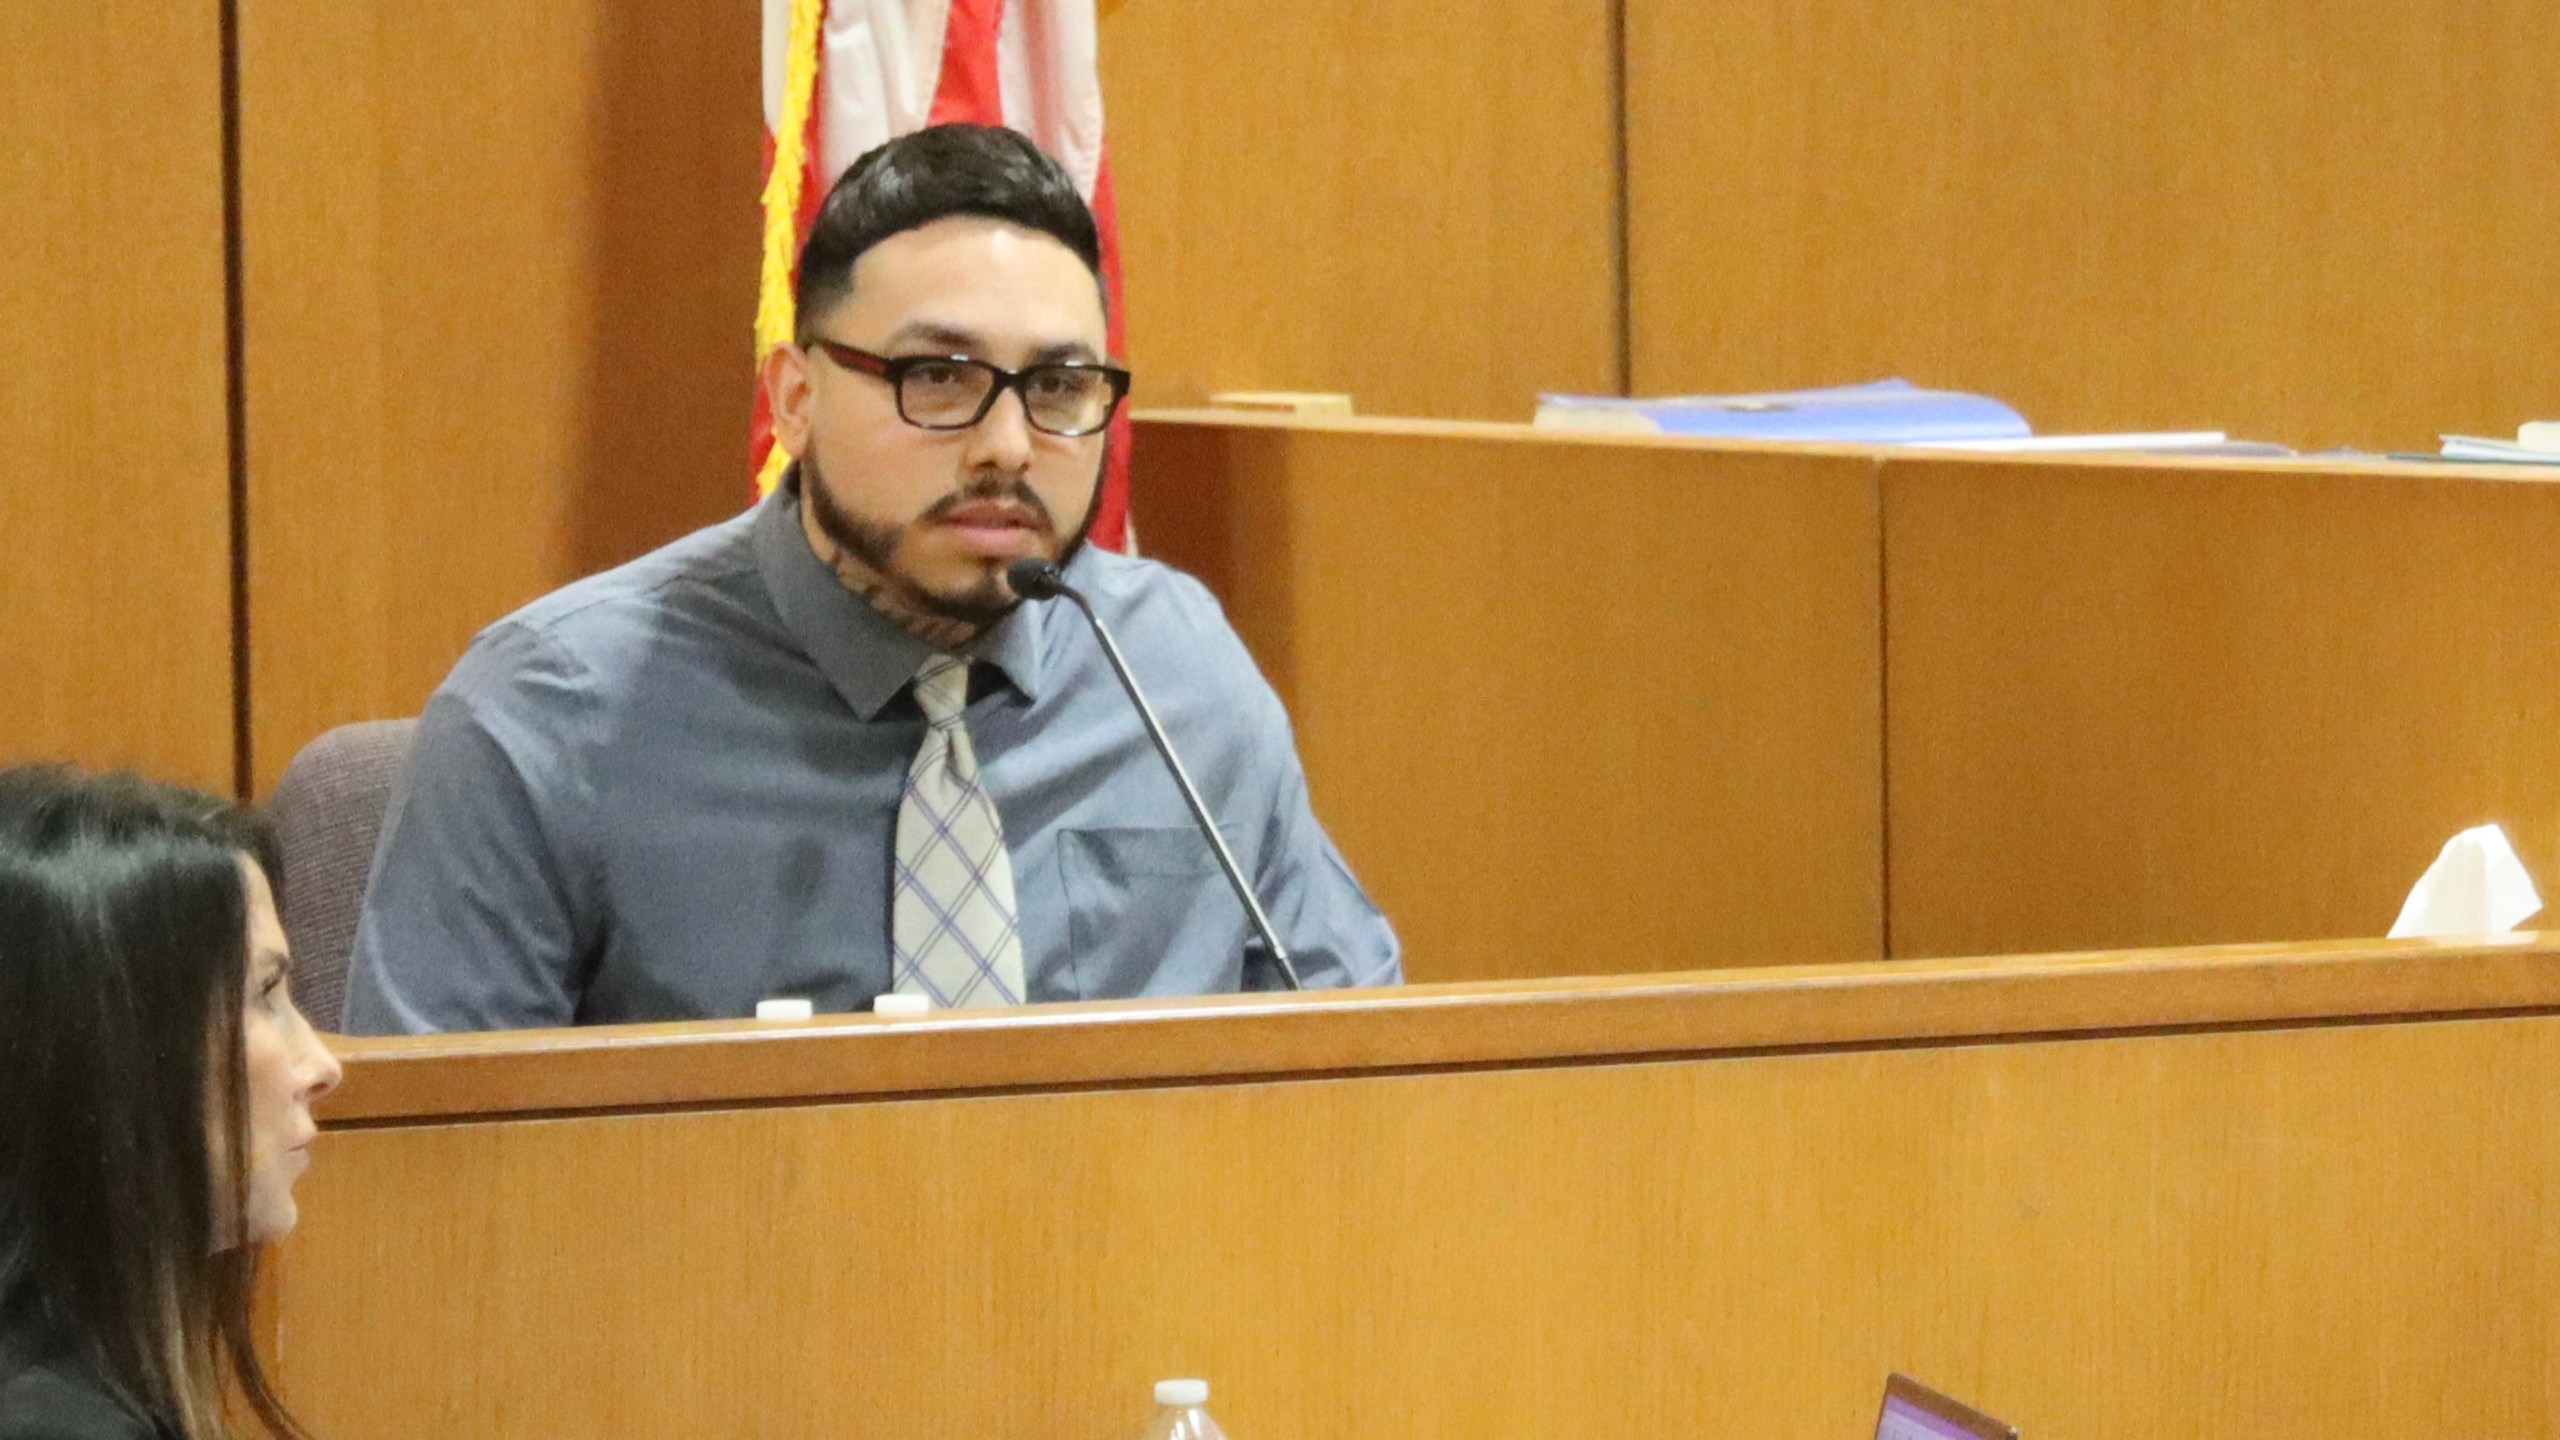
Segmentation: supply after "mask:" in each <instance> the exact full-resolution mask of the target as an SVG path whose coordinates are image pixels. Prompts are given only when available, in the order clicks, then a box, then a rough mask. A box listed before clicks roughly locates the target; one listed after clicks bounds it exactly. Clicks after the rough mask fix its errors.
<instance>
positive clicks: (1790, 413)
mask: <svg viewBox="0 0 2560 1440" xmlns="http://www.w3.org/2000/svg"><path fill="white" fill-rule="evenodd" d="M1534 423H1536V424H1538V425H1541V426H1544V427H1546V428H1548V429H1553V430H1599V431H1607V432H1614V433H1620V434H1628V433H1633V434H1643V435H1707V436H1715V437H1718V438H1722V439H1728V440H1830V441H1836V442H1839V443H1842V444H1854V445H1877V444H1897V443H1912V442H1941V443H1943V442H1946V441H1954V440H1994V439H2004V438H2016V437H2019V436H2024V435H2026V434H2028V433H2030V432H2029V431H2028V428H2027V422H2026V420H2025V419H2024V418H2022V417H2021V416H2020V415H2019V414H2018V412H2017V411H2015V410H2012V409H2010V408H2009V407H2008V406H2006V405H2003V404H2001V403H2000V402H1999V401H1997V400H1994V399H1992V398H1991V397H1990V396H1988V395H1967V394H1964V393H1963V392H1961V391H1955V390H1923V389H1920V388H1919V387H1918V386H1915V385H1913V384H1912V383H1911V382H1910V381H1908V380H1878V381H1876V382H1875V383H1873V384H1871V385H1837V386H1833V387H1831V388H1830V389H1827V390H1784V391H1774V392H1771V393H1768V394H1763V395H1675V396H1671V397H1669V398H1667V399H1660V400H1627V399H1621V398H1618V397H1616V396H1609V395H1541V396H1539V397H1538V416H1537V419H1536V421H1535V422H1534Z"/></svg>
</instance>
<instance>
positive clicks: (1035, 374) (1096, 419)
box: [809, 340, 1129, 437]
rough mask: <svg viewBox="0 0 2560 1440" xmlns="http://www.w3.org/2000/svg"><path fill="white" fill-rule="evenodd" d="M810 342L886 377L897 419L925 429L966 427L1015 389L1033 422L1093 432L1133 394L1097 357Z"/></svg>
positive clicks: (1064, 431)
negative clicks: (1022, 359) (1033, 357)
mask: <svg viewBox="0 0 2560 1440" xmlns="http://www.w3.org/2000/svg"><path fill="white" fill-rule="evenodd" d="M809 348H811V349H813V350H818V351H822V352H824V353H825V355H826V357H827V358H828V359H830V360H833V361H834V362H836V363H837V364H838V365H841V366H843V367H844V368H846V369H847V370H858V371H861V372H862V373H863V374H865V375H877V376H879V377H880V378H881V379H883V380H886V381H888V382H889V389H890V390H891V391H892V392H893V393H895V394H896V395H897V397H898V418H899V419H901V420H904V421H906V422H907V423H908V424H910V425H913V426H916V427H917V428H919V429H924V430H966V429H968V428H969V427H970V426H972V425H975V424H977V423H978V422H979V421H981V420H984V419H985V418H987V412H988V411H990V410H992V409H994V408H995V405H996V397H997V396H999V395H1002V394H1003V393H1004V392H1006V391H1007V390H1011V391H1014V392H1016V393H1017V394H1019V395H1021V396H1022V413H1023V416H1024V418H1025V419H1028V420H1029V421H1030V422H1031V428H1032V429H1034V430H1039V431H1044V432H1046V433H1048V434H1051V435H1064V436H1068V437H1074V436H1078V435H1090V434H1092V433H1093V432H1095V431H1097V430H1099V429H1101V428H1102V427H1103V426H1105V425H1108V424H1110V423H1111V413H1112V412H1113V411H1115V410H1117V409H1119V408H1120V401H1121V399H1122V397H1124V396H1126V395H1127V394H1128V393H1129V372H1128V371H1126V370H1123V369H1121V368H1120V367H1119V366H1117V365H1105V364H1102V363H1100V362H1098V361H1093V360H1058V361H1052V362H1050V363H1048V364H1043V365H1026V366H1024V367H1023V368H1022V369H1019V370H1007V369H1005V368H1004V367H1002V366H1000V365H990V364H988V363H987V362H986V361H984V360H972V359H970V358H968V357H967V356H965V355H898V356H889V355H874V354H872V353H871V352H870V351H868V350H857V349H855V348H854V347H853V346H851V345H843V344H839V343H837V342H836V341H833V340H812V341H810V342H809Z"/></svg>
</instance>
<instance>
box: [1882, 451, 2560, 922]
mask: <svg viewBox="0 0 2560 1440" xmlns="http://www.w3.org/2000/svg"><path fill="white" fill-rule="evenodd" d="M1884 534H1885V560H1884V573H1885V634H1886V637H1887V645H1888V649H1889V652H1890V659H1889V661H1888V664H1887V681H1886V706H1885V713H1886V716H1887V733H1886V744H1885V750H1886V756H1887V770H1888V775H1887V792H1888V795H1889V797H1890V798H1889V800H1888V802H1887V806H1886V812H1887V815H1888V817H1889V818H1888V821H1887V831H1888V869H1889V876H1890V882H1889V888H1890V893H1891V901H1890V907H1889V908H1890V911H1891V914H1892V917H1893V938H1892V950H1893V953H1894V954H1896V955H1933V954H1935V955H1961V954H1976V953H1981V952H1985V951H1993V950H2009V951H2033V950H2050V949H2064V948H2079V947H2091V946H2114V945H2174V944H2194V943H2205V942H2222V941H2243V940H2301V939H2312V938H2317V937H2320V936H2324V935H2375V934H2380V933H2382V932H2383V931H2384V930H2386V929H2387V928H2388V927H2389V926H2390V924H2391V923H2392V920H2393V919H2394V917H2395V916H2397V914H2398V913H2399V909H2400V904H2401V901H2402V899H2403V898H2404V897H2405V896H2406V894H2407V892H2408V889H2409V887H2410V885H2411V884H2413V883H2414V882H2415V881H2416V880H2417V878H2418V876H2419V874H2420V873H2421V872H2423V871H2424V870H2425V869H2426V867H2427V865H2428V864H2429V863H2430V862H2431V861H2432V860H2434V858H2435V856H2436V852H2437V849H2438V847H2440V846H2441V845H2442V844H2443V843H2444V841H2445V840H2446V838H2447V837H2449V836H2451V835H2452V834H2453V833H2454V832H2456V831H2458V830H2462V829H2466V828H2468V827H2470V826H2473V825H2478V824H2482V823H2486V822H2491V821H2495V822H2498V823H2500V824H2502V825H2504V826H2505V827H2506V830H2507V833H2508V835H2509V836H2510V837H2511V838H2512V839H2513V840H2514V842H2515V844H2516V847H2517V849H2518V851H2519V853H2520V854H2521V855H2522V856H2523V859H2524V861H2525V864H2526V867H2527V869H2528V870H2530V871H2531V872H2532V873H2533V874H2534V875H2536V876H2537V877H2539V878H2540V879H2541V880H2542V882H2543V884H2544V886H2545V887H2546V888H2545V893H2546V894H2549V893H2550V890H2549V888H2548V887H2549V886H2551V885H2552V884H2553V883H2554V882H2555V881H2560V596H2555V592H2554V590H2553V587H2552V584H2551V579H2550V570H2551V557H2552V556H2553V555H2555V554H2560V484H2555V483H2553V482H2551V481H2550V480H2547V479H2537V478H2534V477H2533V475H2532V472H2530V471H2526V470H2504V471H2500V470H2471V469H2449V468H2433V469H2428V470H2424V471H2411V470H2396V469H2391V468H2387V467H2376V466H2368V467H2362V468H2357V467H2346V466H2341V467H2334V468H2331V469H2328V470H2326V471H2325V472H2321V473H2302V472H2300V471H2288V470H2284V469H2281V468H2276V467H2266V466H2260V467H2256V468H2250V467H2233V466H2229V465H2187V466H2175V465H2157V464H2149V465H2137V464H2121V463H2105V462H2096V463H2078V464H2073V463H2059V462H2056V463H2037V464H2018V463H2009V462H1999V461H1973V460H1956V459H1931V460H1921V459H1907V460H1888V461H1887V462H1886V463H1885V466H1884Z"/></svg>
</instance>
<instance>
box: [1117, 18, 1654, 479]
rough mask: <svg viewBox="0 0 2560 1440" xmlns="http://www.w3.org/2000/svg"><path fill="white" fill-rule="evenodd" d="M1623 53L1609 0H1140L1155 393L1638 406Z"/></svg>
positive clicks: (1131, 293) (1132, 187) (1474, 414)
mask: <svg viewBox="0 0 2560 1440" xmlns="http://www.w3.org/2000/svg"><path fill="white" fill-rule="evenodd" d="M1610 48H1611V46H1610V6H1609V4H1607V3H1604V0H1492V3H1484V4H1474V5H1467V6H1457V7H1449V6H1430V5H1387V6H1379V5H1366V4H1360V3H1357V0H1303V3H1298V4H1292V5H1257V4H1249V3H1244V0H1208V3H1202V0H1128V3H1125V4H1123V5H1121V6H1120V7H1118V9H1117V10H1116V11H1115V12H1113V13H1112V14H1111V15H1110V16H1109V17H1108V18H1107V19H1106V21H1105V24H1104V27H1103V33H1102V72H1103V80H1104V91H1105V96H1106V100H1107V103H1108V105H1109V110H1110V135H1111V164H1112V169H1113V180H1114V185H1115V187H1116V193H1117V195H1118V201H1119V214H1120V234H1121V238H1122V244H1123V246H1124V249H1125V254H1126V257H1127V294H1128V322H1129V346H1130V350H1131V354H1132V358H1133V361H1134V368H1135V369H1136V371H1137V375H1138V396H1139V398H1140V399H1141V400H1143V401H1145V402H1146V403H1148V404H1153V405H1175V404H1198V403H1200V402H1201V401H1202V400H1204V399H1206V398H1207V397H1208V396H1209V395H1210V394H1212V393H1214V392H1218V391H1224V390H1272V389H1279V390H1341V391H1349V392H1351V393H1352V394H1353V395H1354V396H1355V397H1356V398H1357V402H1358V404H1359V406H1360V408H1361V409H1362V411H1363V412H1365V413H1371V414H1388V415H1435V416H1451V417H1467V418H1477V419H1502V420H1526V419H1527V418H1528V417H1529V412H1530V410H1531V408H1532V406H1533V404H1534V398H1535V396H1536V393H1537V392H1538V391H1539V390H1541V389H1546V390H1571V391H1596V392H1600V393H1611V392H1613V391H1614V390H1615V388H1616V386H1617V358H1616V357H1617V323H1616V315H1617V301H1616V296H1617V279H1616V259H1615V251H1616V245H1615V238H1614V237H1615V231H1614V215H1615V210H1616V203H1617V189H1616V187H1617V167H1616V159H1615V153H1614V151H1615V111H1614V108H1613V103H1612V96H1611V90H1610V71H1611V56H1610ZM1144 521H1145V517H1144V516H1143V515H1141V516H1140V523H1141V524H1142V525H1143V524H1144Z"/></svg>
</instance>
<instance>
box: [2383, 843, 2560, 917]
mask: <svg viewBox="0 0 2560 1440" xmlns="http://www.w3.org/2000/svg"><path fill="white" fill-rule="evenodd" d="M2541 908H2542V897H2541V896H2540V895H2538V894H2536V893H2535V892H2534V888H2533V877H2532V876H2530V875H2527V874H2526V873H2524V862H2523V861H2521V860H2519V859H2517V858H2516V847H2514V846H2513V845H2510V844H2508V843H2507V832H2506V831H2504V830H2501V829H2499V828H2498V827H2497V826H2495V825H2478V826H2474V827H2472V828H2471V829H2469V830H2465V831H2463V832H2462V833H2461V834H2459V835H2456V836H2454V837H2453V838H2452V839H2450V840H2447V841H2446V842H2444V849H2443V851H2442V852H2440V853H2439V854H2438V855H2437V856H2436V863H2434V864H2433V865H2430V866H2428V867H2427V873H2426V874H2424V875H2421V876H2419V877H2418V883H2417V885H2416V886H2414V887H2413V888H2412V889H2411V890H2410V891H2409V903H2407V904H2405V905H2403V906H2401V907H2400V918H2399V919H2398V920H2395V921H2393V922H2392V925H2391V938H2392V939H2394V940H2404V939H2411V938H2416V937H2422V936H2441V935H2503V934H2505V933H2506V932H2507V931H2510V930H2513V929H2514V928H2516V924H2517V922H2518V921H2521V920H2523V919H2524V918H2525V917H2526V916H2528V915H2531V914H2532V913H2533V912H2535V911H2537V910H2539V909H2541Z"/></svg>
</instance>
